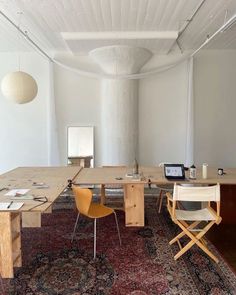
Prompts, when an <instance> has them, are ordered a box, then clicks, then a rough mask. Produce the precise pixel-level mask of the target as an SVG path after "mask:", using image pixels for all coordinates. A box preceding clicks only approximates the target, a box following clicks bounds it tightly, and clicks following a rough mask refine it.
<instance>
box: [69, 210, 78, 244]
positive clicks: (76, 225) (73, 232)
mask: <svg viewBox="0 0 236 295" xmlns="http://www.w3.org/2000/svg"><path fill="white" fill-rule="evenodd" d="M78 221H79V213H78V215H77V218H76V222H75V226H74V230H73V234H72V238H71V243H72V242H73V240H74V236H75V231H76V228H77V224H78Z"/></svg>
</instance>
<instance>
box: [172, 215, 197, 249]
mask: <svg viewBox="0 0 236 295" xmlns="http://www.w3.org/2000/svg"><path fill="white" fill-rule="evenodd" d="M199 223H200V221H195V222H193V223H192V224H190V225H187V223H185V224H186V225H187V226H188V228H189V229H193V228H195V227H196V226H198V224H199ZM185 235H186V233H185V232H184V231H182V232H181V233H179V234H178V236H176V237H175V238H173V239H172V240H171V241H170V242H169V245H172V244H174V243H175V242H177V241H178V240H179V239H181V238H182V237H183V236H185Z"/></svg>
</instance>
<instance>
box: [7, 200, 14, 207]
mask: <svg viewBox="0 0 236 295" xmlns="http://www.w3.org/2000/svg"><path fill="white" fill-rule="evenodd" d="M12 204H13V201H11V203H10V204H9V205H8V206H7V209H9V208H10V207H11V205H12Z"/></svg>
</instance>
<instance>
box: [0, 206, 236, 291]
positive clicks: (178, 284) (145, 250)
mask: <svg viewBox="0 0 236 295" xmlns="http://www.w3.org/2000/svg"><path fill="white" fill-rule="evenodd" d="M145 214H146V221H145V222H146V226H145V227H144V228H127V227H125V226H124V213H123V212H122V211H119V212H118V219H119V224H120V229H121V237H122V243H123V244H122V246H121V247H120V246H119V241H118V236H117V232H116V227H115V222H114V220H113V218H114V217H113V216H109V217H107V218H104V219H102V220H99V222H98V230H97V259H96V260H93V223H92V221H90V220H88V219H85V218H81V219H80V225H79V228H78V231H77V235H76V238H75V240H74V242H73V244H71V243H70V238H71V233H72V230H73V225H74V222H75V219H76V212H75V211H74V210H55V211H54V212H53V213H52V214H44V215H43V218H42V222H43V225H42V228H35V229H23V231H22V250H23V267H22V268H19V269H16V270H15V278H14V279H11V280H6V279H5V280H3V282H2V283H3V286H2V289H3V291H2V294H14V295H21V294H22V295H33V294H39V295H41V294H42V295H45V294H50V295H56V294H58V295H59V294H60V295H70V294H73V295H80V294H81V295H82V294H83V295H89V294H96V295H103V294H111V295H118V294H119V295H154V294H166V295H167V294H168V295H174V294H176V295H177V294H178V295H185V294H186V295H188V294H189V295H190V294H198V295H203V294H209V295H219V294H225V295H226V294H228V295H229V294H232V295H235V294H236V276H235V274H234V273H233V272H232V271H231V270H230V268H229V267H228V266H227V264H226V263H225V262H224V260H223V259H222V257H220V254H219V253H216V250H215V249H214V247H213V246H211V245H210V247H211V249H212V250H213V252H215V253H216V255H217V256H218V257H219V258H220V262H219V264H215V263H214V262H212V261H211V260H210V259H209V258H208V257H207V256H206V255H205V254H204V253H203V252H202V251H201V250H199V249H198V248H197V247H195V246H194V247H193V248H192V249H191V250H190V251H188V252H187V253H186V254H185V255H184V256H183V257H182V258H180V259H179V260H178V261H174V259H173V257H174V254H175V253H176V252H177V251H178V248H177V246H176V245H173V246H169V245H168V241H169V240H171V239H172V237H174V236H175V235H176V233H177V231H178V229H177V228H176V226H174V224H173V223H172V221H171V220H170V219H169V217H168V215H167V213H166V212H164V213H163V214H158V213H157V210H156V207H155V206H154V202H150V201H147V202H146V211H145ZM0 288H1V286H0Z"/></svg>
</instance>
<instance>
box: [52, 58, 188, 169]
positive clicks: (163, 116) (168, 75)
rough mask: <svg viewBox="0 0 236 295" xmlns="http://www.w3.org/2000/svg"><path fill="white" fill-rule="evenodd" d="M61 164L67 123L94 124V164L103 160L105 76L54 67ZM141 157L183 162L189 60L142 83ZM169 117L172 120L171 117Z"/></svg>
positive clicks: (151, 162) (150, 161) (143, 161)
mask: <svg viewBox="0 0 236 295" xmlns="http://www.w3.org/2000/svg"><path fill="white" fill-rule="evenodd" d="M54 73H55V97H56V113H57V119H58V131H59V145H60V156H61V163H62V164H66V155H67V143H66V142H67V127H68V126H80V125H81V126H86V125H90V126H95V164H96V166H99V165H100V163H101V128H100V126H101V125H100V124H101V89H100V86H101V83H100V82H101V81H100V80H98V79H92V78H87V77H82V76H80V75H77V74H75V73H73V72H70V71H68V70H66V69H63V68H61V67H59V66H55V67H54ZM139 90H140V93H139V149H140V153H139V161H140V163H141V164H144V165H156V164H157V163H159V162H162V161H170V162H184V157H185V139H186V118H187V117H186V99H187V62H185V63H183V64H181V65H178V66H177V67H175V68H173V69H171V70H168V71H166V72H164V73H160V74H157V75H155V76H150V78H147V79H143V80H140V82H139ZM167 116H168V119H167Z"/></svg>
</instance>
